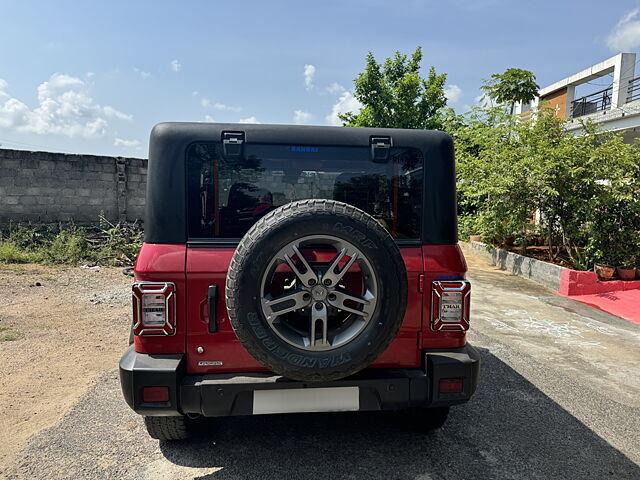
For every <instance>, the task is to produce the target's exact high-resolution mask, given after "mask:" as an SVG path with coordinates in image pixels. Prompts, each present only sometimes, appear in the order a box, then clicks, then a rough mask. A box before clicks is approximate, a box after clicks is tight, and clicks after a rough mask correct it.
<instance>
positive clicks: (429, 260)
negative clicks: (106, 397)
mask: <svg viewBox="0 0 640 480" xmlns="http://www.w3.org/2000/svg"><path fill="white" fill-rule="evenodd" d="M455 188H456V187H455V171H454V155H453V144H452V140H451V138H450V137H449V136H448V135H446V134H444V133H442V132H437V131H424V130H400V129H384V128H336V127H310V126H286V125H246V124H207V123H162V124H159V125H157V126H156V127H155V128H154V129H153V131H152V133H151V139H150V150H149V166H148V180H147V194H146V195H147V196H146V218H145V222H144V225H145V237H144V244H143V245H142V248H141V250H140V253H139V255H138V258H137V261H136V263H135V268H134V277H135V282H134V283H133V286H132V291H133V323H132V329H131V330H132V335H131V342H130V343H131V345H130V346H129V348H128V350H127V351H126V352H125V354H124V356H123V357H122V359H121V360H120V381H121V386H122V392H123V394H124V398H125V400H126V402H127V403H128V404H129V406H130V407H131V408H132V409H133V410H134V411H136V412H137V413H139V414H141V415H143V416H144V420H145V424H146V427H147V430H148V432H149V434H150V435H151V436H152V437H154V438H157V439H160V440H177V439H183V438H187V437H188V436H189V435H191V434H192V433H193V432H194V431H195V430H196V429H197V427H198V425H201V423H200V422H201V419H202V418H203V417H219V416H228V415H258V414H271V413H294V412H334V411H335V412H337V411H357V410H405V411H407V412H410V415H411V416H410V417H409V418H411V419H412V422H413V423H414V424H415V425H420V426H421V427H422V428H423V429H424V430H425V431H431V430H434V429H437V428H439V427H441V426H442V425H443V424H444V422H445V420H446V418H447V414H448V412H449V407H450V406H451V405H456V404H460V403H463V402H466V401H468V400H469V398H470V397H471V395H472V394H473V392H474V391H475V389H476V384H477V379H478V370H479V357H478V354H477V352H476V350H474V348H473V347H472V346H470V345H468V344H467V343H466V341H465V334H466V331H467V329H468V328H469V301H470V284H469V282H468V281H467V280H465V272H466V269H467V267H466V263H465V260H464V258H463V255H462V252H461V251H460V248H459V247H458V245H457V231H456V225H457V220H456V191H455Z"/></svg>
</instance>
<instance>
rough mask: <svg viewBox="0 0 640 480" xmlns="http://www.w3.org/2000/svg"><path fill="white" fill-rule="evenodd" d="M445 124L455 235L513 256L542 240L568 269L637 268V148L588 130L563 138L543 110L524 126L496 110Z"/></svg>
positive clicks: (592, 128) (639, 255)
mask: <svg viewBox="0 0 640 480" xmlns="http://www.w3.org/2000/svg"><path fill="white" fill-rule="evenodd" d="M446 118H447V119H448V122H447V126H448V127H449V131H450V133H452V135H453V136H454V138H455V140H456V157H457V162H458V163H457V169H458V170H457V171H458V190H459V200H460V211H461V213H462V214H461V216H460V219H461V220H460V231H461V233H464V234H465V235H467V234H481V235H483V238H485V239H487V240H489V241H490V242H492V243H494V244H496V245H509V244H512V243H516V244H518V245H521V246H522V247H526V245H527V244H528V243H530V242H531V241H532V240H535V239H537V238H540V237H544V239H545V243H546V244H547V245H549V259H550V260H551V261H554V260H556V258H557V256H558V254H559V253H560V251H563V252H564V254H565V256H566V257H567V258H568V259H569V261H570V263H571V265H572V266H573V267H575V268H582V269H586V268H591V267H592V266H593V264H594V262H605V263H610V264H613V265H614V266H621V265H631V264H633V263H635V262H637V261H638V259H640V247H639V240H638V239H639V238H640V208H639V206H638V201H637V199H638V198H640V189H639V186H638V185H639V182H638V177H639V175H640V173H639V172H640V146H638V144H625V143H624V142H623V139H622V137H621V135H619V134H616V133H610V132H599V131H597V129H596V127H595V126H594V125H593V124H591V123H585V124H583V132H582V133H581V134H580V135H573V134H571V133H568V132H567V131H566V130H565V128H564V122H563V121H562V120H560V119H558V118H556V117H555V116H554V115H553V112H552V111H551V110H550V109H546V108H543V109H542V110H541V111H539V112H538V115H537V118H536V119H535V120H534V121H530V122H526V123H525V122H521V123H518V122H516V121H515V118H514V117H513V116H510V115H506V114H505V113H504V111H503V110H502V109H476V110H475V111H474V112H472V114H471V115H469V116H466V117H462V116H453V117H451V116H450V117H446ZM534 216H535V217H536V218H537V221H534ZM471 229H473V230H474V231H472V230H471Z"/></svg>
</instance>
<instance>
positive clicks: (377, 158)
mask: <svg viewBox="0 0 640 480" xmlns="http://www.w3.org/2000/svg"><path fill="white" fill-rule="evenodd" d="M370 143H371V160H372V161H373V162H375V163H386V162H388V161H389V157H390V155H389V153H390V152H391V137H371V140H370Z"/></svg>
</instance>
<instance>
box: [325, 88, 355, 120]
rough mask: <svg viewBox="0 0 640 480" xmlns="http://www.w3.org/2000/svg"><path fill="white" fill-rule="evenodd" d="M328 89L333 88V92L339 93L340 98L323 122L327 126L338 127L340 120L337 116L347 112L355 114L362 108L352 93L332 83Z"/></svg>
mask: <svg viewBox="0 0 640 480" xmlns="http://www.w3.org/2000/svg"><path fill="white" fill-rule="evenodd" d="M330 88H333V90H334V91H335V92H341V93H340V98H338V101H337V102H336V103H335V104H334V105H333V107H332V109H331V113H330V114H329V115H327V116H326V117H325V120H326V122H327V123H328V124H329V125H337V126H340V125H342V120H340V118H339V117H338V114H339V113H347V112H353V113H357V112H359V111H360V109H361V108H362V104H361V103H360V102H359V101H358V99H357V98H356V97H354V96H353V93H351V92H350V91H348V90H347V89H346V88H344V87H343V86H342V85H340V84H338V83H334V84H332V86H331V87H330Z"/></svg>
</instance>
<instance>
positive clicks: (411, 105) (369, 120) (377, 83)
mask: <svg viewBox="0 0 640 480" xmlns="http://www.w3.org/2000/svg"><path fill="white" fill-rule="evenodd" d="M421 61H422V49H421V48H420V47H418V48H416V51H415V52H413V54H412V55H411V57H408V56H407V55H403V54H401V53H400V52H396V53H395V55H394V56H393V57H389V58H387V59H386V60H385V62H384V64H382V65H381V64H379V63H378V62H376V59H375V57H374V56H373V54H372V53H371V52H369V54H368V55H367V64H366V66H365V71H364V72H362V73H360V74H359V75H358V77H357V78H356V79H355V81H354V85H355V89H354V95H355V97H356V98H357V99H358V100H359V101H360V103H361V104H362V105H363V108H362V110H361V111H360V112H359V113H354V112H348V113H345V114H340V119H341V120H342V122H343V125H344V126H348V127H390V128H419V129H437V128H440V127H441V119H440V115H439V111H440V109H441V108H443V107H444V106H445V105H446V104H447V99H446V97H445V94H444V83H445V81H446V78H447V75H446V74H441V75H438V74H437V73H436V70H435V68H434V67H431V68H430V69H429V75H428V76H427V78H426V79H425V78H422V77H421V76H420V71H419V70H420V62H421Z"/></svg>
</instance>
